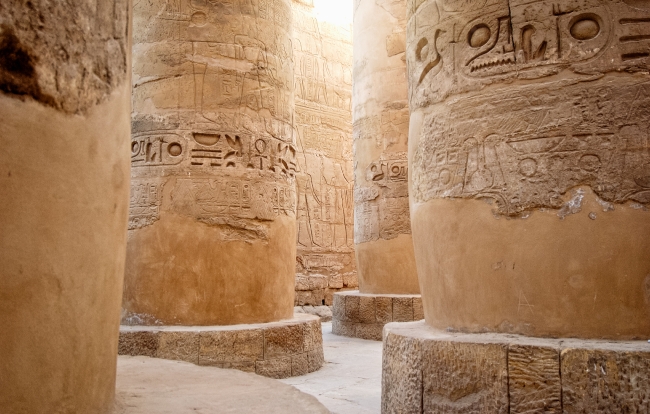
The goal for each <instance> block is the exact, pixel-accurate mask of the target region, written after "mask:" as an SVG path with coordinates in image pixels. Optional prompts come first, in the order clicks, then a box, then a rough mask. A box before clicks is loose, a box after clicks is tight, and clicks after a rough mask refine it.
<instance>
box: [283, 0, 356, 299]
mask: <svg viewBox="0 0 650 414" xmlns="http://www.w3.org/2000/svg"><path fill="white" fill-rule="evenodd" d="M347 6H349V7H350V8H351V7H352V4H351V2H349V4H347ZM321 7H332V6H330V5H329V4H328V3H325V2H323V3H322V4H321ZM346 12H348V11H347V10H345V11H344V10H342V11H341V13H346ZM318 13H319V10H318V9H315V8H314V7H313V5H312V4H311V1H298V0H294V1H293V16H294V31H293V48H294V60H295V64H296V66H295V91H296V113H295V115H296V116H295V127H296V132H297V146H298V165H299V167H300V171H299V172H298V174H297V185H298V219H297V220H298V235H297V237H298V238H297V248H298V253H297V263H296V304H297V305H322V304H326V305H331V304H332V292H334V291H336V290H338V289H341V288H344V287H346V288H350V287H357V286H358V282H357V275H356V263H355V259H354V237H353V232H354V224H353V207H354V206H353V176H352V30H351V29H352V27H351V25H350V23H347V24H344V23H342V22H337V21H329V20H325V19H324V18H323V17H321V16H319V14H318Z"/></svg>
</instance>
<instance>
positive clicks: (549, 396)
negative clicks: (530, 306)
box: [382, 321, 650, 414]
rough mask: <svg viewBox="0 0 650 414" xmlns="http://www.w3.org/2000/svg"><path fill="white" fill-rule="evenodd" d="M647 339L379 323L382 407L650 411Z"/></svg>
mask: <svg viewBox="0 0 650 414" xmlns="http://www.w3.org/2000/svg"><path fill="white" fill-rule="evenodd" d="M648 390H650V344H648V343H647V342H645V341H600V340H580V339H546V338H531V337H525V336H518V335H510V334H460V333H447V332H443V331H439V330H436V329H433V328H431V327H429V326H428V325H426V324H425V322H424V321H419V322H411V323H399V324H396V323H393V324H390V325H386V327H385V328H384V350H383V368H382V413H383V414H390V413H401V414H406V413H409V414H410V413H417V414H419V413H430V412H444V413H448V414H454V413H458V414H460V413H469V412H486V413H487V412H489V413H504V414H505V413H511V412H512V413H523V412H529V413H533V412H535V413H537V412H540V413H541V412H544V413H565V414H573V413H650V392H648Z"/></svg>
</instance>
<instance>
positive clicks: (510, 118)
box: [412, 78, 650, 215]
mask: <svg viewBox="0 0 650 414" xmlns="http://www.w3.org/2000/svg"><path fill="white" fill-rule="evenodd" d="M621 83H622V84H623V85H624V86H621ZM517 93H519V91H518V90H516V89H514V90H512V91H510V92H502V93H499V94H498V96H497V93H494V94H486V95H485V96H482V97H476V98H473V99H468V100H466V101H461V102H456V103H453V104H451V105H446V106H445V110H444V111H439V112H437V113H436V114H435V116H433V115H432V116H430V117H429V118H428V119H427V120H426V121H425V125H424V128H423V132H422V134H423V135H422V136H423V137H427V138H426V139H423V140H422V141H421V142H420V144H419V145H418V148H417V150H416V152H415V154H414V157H413V166H412V179H413V184H412V191H413V197H414V199H415V200H416V201H419V202H423V201H427V200H430V199H433V198H489V199H493V200H495V201H496V205H497V210H498V213H500V214H505V215H517V214H519V213H521V212H523V211H525V210H528V209H531V208H560V207H561V205H562V203H563V196H564V195H565V194H566V192H567V191H568V190H570V189H571V188H574V187H577V186H589V187H591V188H592V189H593V190H594V192H595V193H596V194H597V195H598V196H599V197H600V198H602V199H603V200H605V201H606V202H609V203H624V202H627V201H635V202H638V203H644V204H645V203H650V140H649V135H648V132H649V126H650V114H649V113H648V110H647V108H648V107H649V106H650V88H649V87H648V86H646V85H645V84H643V83H640V84H638V85H634V84H632V85H629V84H628V83H627V82H626V80H625V79H623V78H619V85H618V86H616V81H611V82H610V83H608V84H607V85H603V84H600V85H595V86H591V85H589V84H582V83H578V84H576V85H572V86H570V87H568V86H565V87H559V88H556V89H552V88H551V89H547V90H542V88H541V86H539V87H538V88H537V89H535V90H533V91H532V94H533V95H534V96H535V99H536V106H534V107H527V106H518V105H513V103H514V102H516V101H515V100H514V97H515V96H516V94H517ZM616 99H617V100H618V102H619V103H618V104H616V105H609V104H607V103H611V102H614V101H615V100H616ZM488 103H491V104H489V105H490V106H489V107H490V110H489V111H486V110H484V108H486V107H487V106H486V105H488ZM451 119H453V120H454V121H453V122H454V127H453V128H449V126H448V125H450V123H451ZM476 125H481V126H482V129H483V130H484V132H480V133H477V131H476Z"/></svg>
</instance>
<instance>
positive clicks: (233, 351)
mask: <svg viewBox="0 0 650 414" xmlns="http://www.w3.org/2000/svg"><path fill="white" fill-rule="evenodd" d="M199 337H200V339H199V365H214V364H219V363H235V362H238V363H242V362H248V363H250V362H254V361H258V360H262V359H264V334H263V331H262V330H261V329H255V330H232V331H227V330H224V331H207V332H201V334H200V336H199Z"/></svg>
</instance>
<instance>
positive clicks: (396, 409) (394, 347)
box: [381, 332, 422, 414]
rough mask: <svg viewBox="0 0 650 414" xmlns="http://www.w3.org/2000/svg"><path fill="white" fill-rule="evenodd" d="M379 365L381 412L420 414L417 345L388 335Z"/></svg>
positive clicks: (419, 369) (418, 342)
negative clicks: (380, 372)
mask: <svg viewBox="0 0 650 414" xmlns="http://www.w3.org/2000/svg"><path fill="white" fill-rule="evenodd" d="M382 364H383V368H382V377H381V381H382V387H381V412H382V413H383V414H420V413H422V367H421V348H420V341H419V340H418V339H416V338H410V337H406V336H400V335H394V334H391V333H390V332H389V333H388V334H387V336H386V339H385V340H384V354H383V362H382Z"/></svg>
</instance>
